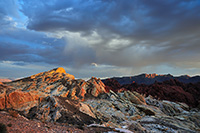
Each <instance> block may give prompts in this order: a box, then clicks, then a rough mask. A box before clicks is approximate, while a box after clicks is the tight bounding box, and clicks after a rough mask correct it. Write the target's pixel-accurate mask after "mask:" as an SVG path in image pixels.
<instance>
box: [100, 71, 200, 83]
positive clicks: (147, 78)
mask: <svg viewBox="0 0 200 133" xmlns="http://www.w3.org/2000/svg"><path fill="white" fill-rule="evenodd" d="M111 79H115V80H117V81H118V82H119V83H120V84H121V85H124V84H131V83H133V82H136V83H138V84H147V85H150V84H153V83H155V82H156V81H157V82H163V81H166V80H170V79H177V80H179V81H180V82H183V83H197V82H200V76H193V77H190V76H188V75H182V76H178V77H176V76H173V75H171V74H166V75H157V74H155V73H154V74H141V75H136V76H131V77H113V78H111ZM105 80H106V79H105ZM105 80H102V81H103V82H104V81H105Z"/></svg>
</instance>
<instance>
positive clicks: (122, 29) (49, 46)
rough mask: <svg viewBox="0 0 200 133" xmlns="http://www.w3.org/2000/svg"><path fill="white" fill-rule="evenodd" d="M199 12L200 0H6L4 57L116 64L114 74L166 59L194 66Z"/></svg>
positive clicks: (0, 40) (2, 10)
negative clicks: (21, 26) (19, 24)
mask: <svg viewBox="0 0 200 133" xmlns="http://www.w3.org/2000/svg"><path fill="white" fill-rule="evenodd" d="M20 13H23V15H25V16H26V17H27V19H26V18H25V17H24V16H23V15H21V17H22V18H20ZM199 13H200V2H199V0H182V1H180V0H166V1H164V0H126V1H124V0H109V1H108V0H73V1H72V0H71V1H61V0H50V1H47V0H18V1H17V0H3V1H1V2H0V28H1V31H0V60H1V61H4V60H5V61H6V60H10V61H17V62H16V63H15V65H19V66H23V65H26V63H40V62H42V63H47V64H51V65H55V66H60V65H61V66H67V67H68V66H70V67H73V68H74V66H76V67H79V66H85V65H87V66H88V65H90V64H92V63H93V64H94V63H95V64H97V66H98V69H97V68H96V69H95V70H94V73H95V72H96V71H98V70H99V69H100V67H99V66H101V65H108V66H114V67H111V68H109V71H112V70H114V69H115V70H114V71H112V72H111V73H116V71H118V70H119V71H121V69H122V68H124V70H128V69H127V68H128V67H133V68H135V69H136V70H138V72H139V69H140V68H144V67H148V66H159V65H163V64H164V65H171V66H173V67H176V66H178V67H180V68H195V69H196V68H200V63H199V62H200V53H199V50H200V45H199V42H200V14H199ZM23 17H24V18H23ZM17 19H22V20H26V21H27V23H25V24H27V26H26V28H25V27H24V28H19V27H17V25H18V23H19V22H18V21H17ZM22 20H21V21H20V22H23V21H22ZM21 61H22V62H21ZM23 63H25V64H23ZM97 66H96V67H97ZM115 67H116V68H115ZM102 68H106V67H102ZM84 69H85V68H84ZM88 69H90V68H87V70H88ZM72 71H77V69H74V70H72ZM101 71H103V70H101ZM122 72H124V71H122ZM119 73H120V72H119ZM84 74H85V73H84ZM84 74H83V75H84Z"/></svg>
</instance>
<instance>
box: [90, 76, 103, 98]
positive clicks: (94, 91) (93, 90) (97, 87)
mask: <svg viewBox="0 0 200 133" xmlns="http://www.w3.org/2000/svg"><path fill="white" fill-rule="evenodd" d="M87 83H88V84H89V85H88V87H89V88H88V89H87V92H88V93H89V94H91V95H92V96H94V97H97V96H98V95H99V94H102V93H106V90H105V85H104V83H103V82H102V81H101V80H100V79H97V78H94V77H92V78H91V79H90V80H88V81H87Z"/></svg>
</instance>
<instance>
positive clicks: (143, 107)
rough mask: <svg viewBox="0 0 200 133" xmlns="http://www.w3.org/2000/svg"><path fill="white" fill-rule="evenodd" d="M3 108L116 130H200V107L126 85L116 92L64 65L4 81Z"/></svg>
mask: <svg viewBox="0 0 200 133" xmlns="http://www.w3.org/2000/svg"><path fill="white" fill-rule="evenodd" d="M111 85H112V84H111ZM118 85H119V84H118ZM113 90H114V91H113ZM0 109H1V110H4V111H9V110H14V111H17V112H18V113H19V114H20V115H23V116H25V117H26V118H28V119H37V120H40V121H43V122H58V123H67V124H72V125H74V126H78V127H80V126H81V127H101V128H108V127H109V130H111V131H115V132H135V131H139V132H198V131H200V125H199V123H200V112H199V110H198V109H191V108H190V107H189V106H188V105H186V104H184V103H179V102H170V101H166V100H156V99H154V98H153V97H151V96H148V97H144V96H143V95H141V94H139V93H138V92H136V91H132V90H128V89H119V90H117V91H116V90H115V89H112V86H106V85H105V84H104V83H103V82H102V81H101V80H100V79H97V78H95V77H92V78H91V79H89V80H88V81H84V80H82V79H75V78H74V76H73V75H70V74H67V73H66V72H65V70H64V69H63V68H57V69H53V70H50V71H47V72H42V73H39V74H36V75H33V76H30V77H27V78H24V79H20V80H17V81H13V82H10V83H1V84H0ZM106 131H108V130H106Z"/></svg>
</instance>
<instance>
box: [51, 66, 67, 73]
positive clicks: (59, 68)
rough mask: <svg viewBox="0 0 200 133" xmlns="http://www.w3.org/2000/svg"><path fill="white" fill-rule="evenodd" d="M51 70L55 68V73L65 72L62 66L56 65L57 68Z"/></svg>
mask: <svg viewBox="0 0 200 133" xmlns="http://www.w3.org/2000/svg"><path fill="white" fill-rule="evenodd" d="M53 70H55V72H56V73H65V74H66V71H65V69H64V68H62V67H58V68H55V69H53Z"/></svg>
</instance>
